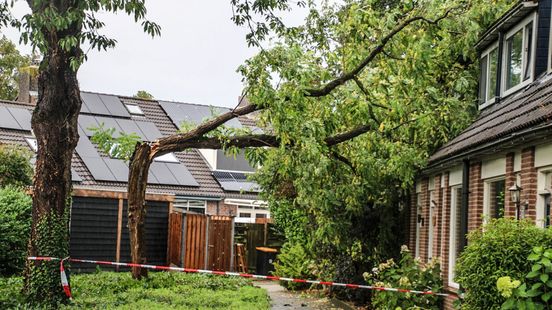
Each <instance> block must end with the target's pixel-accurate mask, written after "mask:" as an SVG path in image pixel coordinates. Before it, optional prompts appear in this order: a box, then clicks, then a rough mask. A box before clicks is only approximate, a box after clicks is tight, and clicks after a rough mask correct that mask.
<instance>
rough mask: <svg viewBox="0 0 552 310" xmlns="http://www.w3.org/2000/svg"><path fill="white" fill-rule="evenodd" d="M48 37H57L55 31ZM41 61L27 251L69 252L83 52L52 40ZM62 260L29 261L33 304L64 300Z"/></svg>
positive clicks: (29, 292)
mask: <svg viewBox="0 0 552 310" xmlns="http://www.w3.org/2000/svg"><path fill="white" fill-rule="evenodd" d="M48 39H50V40H52V41H53V42H57V40H56V38H55V35H54V34H52V36H51V37H49V38H48ZM52 46H54V47H52V49H50V50H48V51H47V53H46V54H45V55H44V58H43V60H42V62H41V64H40V72H39V76H38V88H39V97H38V102H37V106H36V108H35V110H34V112H33V116H32V128H33V131H34V134H35V136H36V139H37V143H38V152H37V161H36V169H35V178H34V183H33V210H32V219H33V222H32V226H31V236H30V240H29V246H28V253H29V256H53V257H60V258H64V257H67V256H68V255H69V214H70V207H71V158H72V156H73V151H74V150H75V147H76V146H77V142H78V139H79V135H78V129H77V128H78V127H77V119H78V114H79V111H80V108H81V98H80V91H79V85H78V81H77V73H76V72H75V71H73V70H72V69H71V67H70V63H69V58H70V56H72V55H75V54H78V53H80V50H76V51H72V54H70V55H68V54H67V53H66V52H65V51H63V50H61V49H59V48H57V47H56V44H52ZM58 265H59V263H57V262H32V261H28V262H27V266H26V272H25V290H26V294H27V296H28V298H29V301H31V302H33V303H47V304H56V303H58V302H60V301H63V300H64V299H65V296H64V294H63V291H62V289H61V286H60V282H59V266H58Z"/></svg>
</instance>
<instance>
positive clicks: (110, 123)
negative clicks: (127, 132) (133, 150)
mask: <svg viewBox="0 0 552 310" xmlns="http://www.w3.org/2000/svg"><path fill="white" fill-rule="evenodd" d="M96 121H97V122H98V124H102V123H103V125H104V126H103V128H104V129H109V128H115V132H113V137H114V138H118V137H120V136H121V134H120V132H121V131H123V129H122V128H121V126H119V124H118V123H117V121H116V120H115V119H114V118H111V117H103V116H96Z"/></svg>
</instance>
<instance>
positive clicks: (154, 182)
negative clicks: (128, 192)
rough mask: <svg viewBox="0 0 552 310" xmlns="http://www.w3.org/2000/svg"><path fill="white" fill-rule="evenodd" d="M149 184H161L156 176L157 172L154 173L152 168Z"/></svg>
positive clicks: (149, 174) (149, 173)
mask: <svg viewBox="0 0 552 310" xmlns="http://www.w3.org/2000/svg"><path fill="white" fill-rule="evenodd" d="M148 184H159V181H158V180H157V177H155V173H153V170H152V169H150V170H149V171H148Z"/></svg>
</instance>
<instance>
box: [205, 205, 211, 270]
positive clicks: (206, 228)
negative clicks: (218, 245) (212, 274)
mask: <svg viewBox="0 0 552 310" xmlns="http://www.w3.org/2000/svg"><path fill="white" fill-rule="evenodd" d="M210 225H211V217H210V216H209V215H207V225H205V269H209V268H207V265H208V264H209V226H210Z"/></svg>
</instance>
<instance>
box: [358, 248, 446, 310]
mask: <svg viewBox="0 0 552 310" xmlns="http://www.w3.org/2000/svg"><path fill="white" fill-rule="evenodd" d="M440 274H441V270H440V268H439V264H438V262H437V260H436V259H434V260H432V261H431V262H430V263H428V264H423V263H421V262H420V261H419V260H418V259H414V258H413V257H412V254H410V251H409V250H408V248H407V247H406V246H403V247H402V250H401V259H400V261H399V263H398V264H396V263H395V261H394V260H393V259H389V260H387V261H386V262H385V263H381V264H379V265H378V267H375V268H374V269H372V272H371V273H368V272H367V273H365V274H364V278H365V280H366V282H368V283H369V284H370V285H373V286H377V287H391V288H401V289H408V290H416V291H427V290H431V291H433V292H440V291H441V289H442V288H443V283H442V280H441V276H440ZM440 304H441V299H440V298H439V296H436V295H421V294H405V293H397V292H388V291H374V293H373V296H372V307H374V309H420V308H423V309H440Z"/></svg>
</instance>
